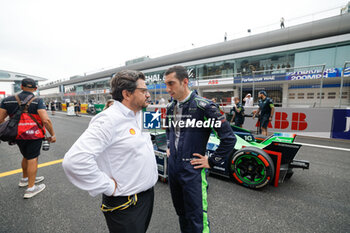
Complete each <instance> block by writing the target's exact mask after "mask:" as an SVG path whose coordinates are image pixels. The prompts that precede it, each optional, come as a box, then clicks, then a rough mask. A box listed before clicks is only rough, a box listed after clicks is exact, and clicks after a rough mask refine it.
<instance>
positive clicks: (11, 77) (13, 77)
mask: <svg viewBox="0 0 350 233" xmlns="http://www.w3.org/2000/svg"><path fill="white" fill-rule="evenodd" d="M24 78H32V79H34V80H35V81H46V80H47V78H42V77H38V76H34V75H29V74H22V73H17V72H13V71H7V70H0V82H13V81H22V79H24Z"/></svg>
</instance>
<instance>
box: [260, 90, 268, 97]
mask: <svg viewBox="0 0 350 233" xmlns="http://www.w3.org/2000/svg"><path fill="white" fill-rule="evenodd" d="M259 94H263V95H264V96H267V94H266V91H259Z"/></svg>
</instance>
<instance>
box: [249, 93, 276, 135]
mask: <svg viewBox="0 0 350 233" xmlns="http://www.w3.org/2000/svg"><path fill="white" fill-rule="evenodd" d="M258 97H259V108H258V110H257V111H256V112H255V113H254V115H253V119H254V118H255V116H256V115H258V114H259V113H260V115H259V122H260V127H261V131H262V134H263V135H265V136H267V127H268V125H269V122H270V121H272V117H273V114H274V112H275V106H274V104H273V101H272V99H270V98H269V97H267V94H266V92H265V91H259V95H258Z"/></svg>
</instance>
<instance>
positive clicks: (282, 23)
mask: <svg viewBox="0 0 350 233" xmlns="http://www.w3.org/2000/svg"><path fill="white" fill-rule="evenodd" d="M280 22H281V25H280V26H281V28H284V18H283V17H282V18H281V20H280Z"/></svg>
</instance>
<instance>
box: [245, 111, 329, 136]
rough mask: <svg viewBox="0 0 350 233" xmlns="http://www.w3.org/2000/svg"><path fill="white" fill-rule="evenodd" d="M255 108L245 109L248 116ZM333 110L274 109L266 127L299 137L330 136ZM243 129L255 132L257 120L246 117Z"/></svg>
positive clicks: (272, 130)
mask: <svg viewBox="0 0 350 233" xmlns="http://www.w3.org/2000/svg"><path fill="white" fill-rule="evenodd" d="M256 109H257V108H246V111H245V114H250V113H251V112H252V111H254V110H256ZM332 116H333V109H320V108H277V107H276V108H275V114H274V116H273V119H272V121H271V122H269V125H268V131H270V132H293V133H296V134H299V135H307V136H314V137H327V138H329V137H330V135H331V129H332ZM243 127H244V128H246V129H249V130H256V129H257V127H258V124H257V119H256V118H255V119H253V118H251V117H246V118H245V121H244V125H243Z"/></svg>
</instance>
